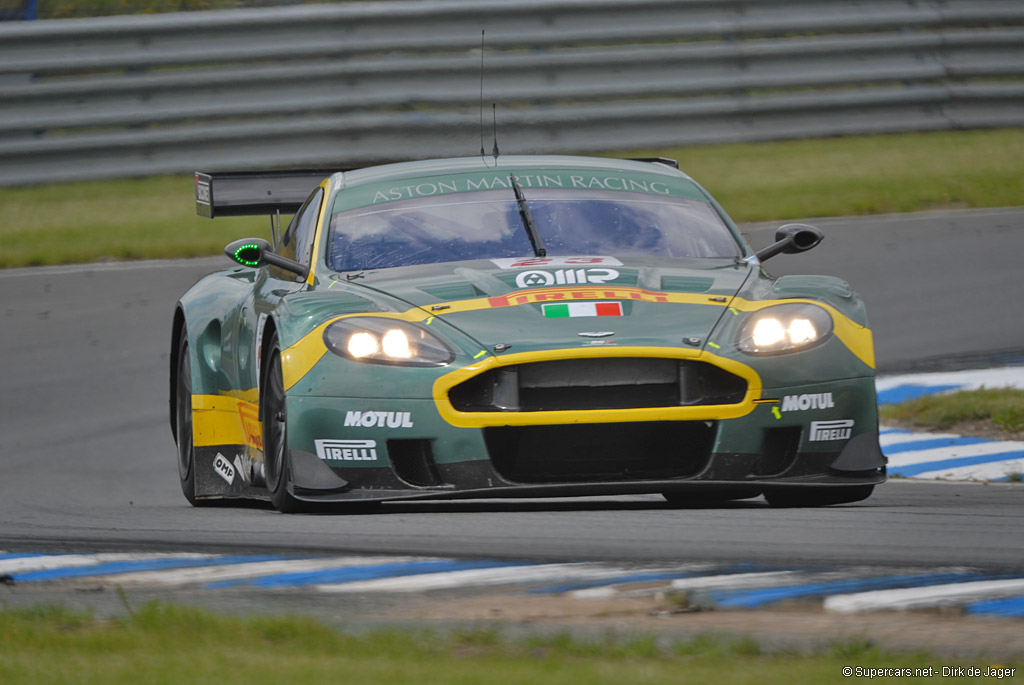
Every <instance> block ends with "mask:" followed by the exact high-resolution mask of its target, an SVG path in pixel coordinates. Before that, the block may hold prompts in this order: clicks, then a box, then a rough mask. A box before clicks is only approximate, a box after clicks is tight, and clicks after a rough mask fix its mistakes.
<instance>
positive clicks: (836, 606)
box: [823, 576, 1024, 613]
mask: <svg viewBox="0 0 1024 685" xmlns="http://www.w3.org/2000/svg"><path fill="white" fill-rule="evenodd" d="M983 578H984V577H983ZM1022 591H1024V578H1020V577H1016V578H1007V577H1006V576H988V577H987V579H982V578H975V579H974V580H967V579H965V580H964V581H963V582H954V583H946V584H939V585H932V586H929V587H915V588H905V589H900V590H895V589H893V590H879V591H876V592H860V593H856V594H847V595H836V596H834V597H829V598H828V599H826V600H825V602H824V605H823V606H824V608H825V610H826V611H838V612H841V613H854V612H860V611H878V610H900V609H921V608H927V607H937V606H950V605H955V604H962V603H964V602H972V601H976V600H980V599H989V598H990V599H995V598H998V597H1012V596H1014V595H1019V594H1020V593H1021V592H1022Z"/></svg>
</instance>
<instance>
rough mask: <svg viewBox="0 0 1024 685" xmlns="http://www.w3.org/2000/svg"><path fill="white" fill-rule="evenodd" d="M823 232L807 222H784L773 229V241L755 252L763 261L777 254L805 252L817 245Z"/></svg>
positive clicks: (823, 235)
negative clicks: (783, 224) (784, 223)
mask: <svg viewBox="0 0 1024 685" xmlns="http://www.w3.org/2000/svg"><path fill="white" fill-rule="evenodd" d="M824 237H825V234H824V233H822V232H821V231H820V230H818V229H817V228H815V227H814V226H808V225H807V224H786V225H785V226H780V227H779V229H778V230H777V231H775V242H774V243H772V244H771V245H769V246H768V247H765V248H762V249H761V250H759V251H758V252H757V258H758V260H759V261H762V262H763V261H764V260H766V259H769V258H771V257H774V256H775V255H777V254H781V253H786V254H796V253H798V252H807V250H810V249H811V248H813V247H817V246H818V243H820V242H821V240H822V238H824Z"/></svg>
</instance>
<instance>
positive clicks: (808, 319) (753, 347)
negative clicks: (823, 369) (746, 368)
mask: <svg viewBox="0 0 1024 685" xmlns="http://www.w3.org/2000/svg"><path fill="white" fill-rule="evenodd" d="M831 335H832V317H831V316H829V313H828V312H827V311H825V310H824V309H822V308H821V307H816V306H815V305H813V304H803V303H801V304H779V305H775V306H772V307H766V308H764V309H762V310H761V311H759V312H756V313H754V314H753V315H751V316H750V317H749V318H748V319H747V320H746V321H745V322H743V326H742V327H741V328H740V332H739V336H738V337H737V340H736V345H737V346H738V347H739V349H740V350H741V351H743V352H746V353H747V354H782V353H785V352H796V351H797V350H804V349H807V348H810V347H814V346H815V345H820V344H821V343H823V342H825V341H826V340H827V339H828V338H829V336H831Z"/></svg>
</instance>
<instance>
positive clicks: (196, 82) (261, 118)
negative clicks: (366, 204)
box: [0, 0, 1024, 185]
mask: <svg viewBox="0 0 1024 685" xmlns="http://www.w3.org/2000/svg"><path fill="white" fill-rule="evenodd" d="M482 30H485V31H486V42H485V49H484V60H483V75H484V83H483V87H484V102H485V116H484V120H485V124H484V128H485V129H486V131H485V133H484V137H486V139H487V141H486V143H485V147H486V148H487V150H488V152H489V151H490V149H491V136H492V131H491V126H492V123H491V107H490V105H491V103H492V102H494V103H497V130H498V139H499V145H500V147H501V149H502V151H503V152H542V151H558V152H565V151H595V150H612V149H624V148H633V147H640V146H643V147H656V146H663V145H675V144H700V143H712V142H723V141H741V140H771V139H783V138H796V137H809V136H833V135H847V134H857V133H877V132H899V131H921V130H941V129H968V128H985V127H1002V126H1021V125H1024V2H1021V0H933V1H928V0H857V1H854V0H736V1H733V2H728V3H725V2H720V1H719V0H614V1H612V0H431V1H430V2H426V1H422V0H399V1H395V2H372V3H340V4H323V5H301V6H292V7H284V8H277V9H258V10H227V11H211V12H194V13H179V14H165V15H152V16H130V17H107V18H98V19H74V20H50V21H35V22H6V23H3V24H0V185H19V184H34V183H40V182H46V181H63V180H78V179H89V178H111V177H125V176H138V175H149V174H160V173H177V172H188V171H191V170H194V169H198V168H202V169H208V170H218V169H227V168H231V169H240V168H257V167H284V166H323V165H354V164H355V165H358V164H364V163H370V162H376V161H382V160H395V159H410V158H421V157H427V156H452V155H473V154H477V153H478V152H479V148H480V138H481V130H480V120H481V110H480V84H481V52H480V39H481V31H482Z"/></svg>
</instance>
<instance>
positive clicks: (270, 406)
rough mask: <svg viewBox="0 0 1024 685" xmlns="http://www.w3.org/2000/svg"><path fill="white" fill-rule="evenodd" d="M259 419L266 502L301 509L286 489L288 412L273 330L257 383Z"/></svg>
mask: <svg viewBox="0 0 1024 685" xmlns="http://www.w3.org/2000/svg"><path fill="white" fill-rule="evenodd" d="M260 421H261V423H262V425H263V468H264V473H265V475H266V480H267V493H268V494H269V495H270V502H271V503H272V504H273V505H274V508H275V509H277V510H278V511H280V512H281V513H282V514H291V513H295V512H299V511H305V510H306V509H307V507H306V505H305V504H304V503H303V502H301V501H299V500H297V499H295V498H294V497H292V494H291V493H290V492H288V486H289V485H290V483H291V463H290V461H289V459H288V413H287V407H286V404H285V399H284V380H283V377H282V373H281V346H280V344H279V343H278V340H277V333H276V332H275V333H273V334H272V335H271V337H270V341H269V343H268V348H267V362H266V366H265V367H264V371H263V382H262V384H261V385H260Z"/></svg>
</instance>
